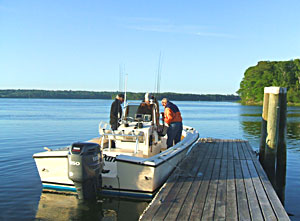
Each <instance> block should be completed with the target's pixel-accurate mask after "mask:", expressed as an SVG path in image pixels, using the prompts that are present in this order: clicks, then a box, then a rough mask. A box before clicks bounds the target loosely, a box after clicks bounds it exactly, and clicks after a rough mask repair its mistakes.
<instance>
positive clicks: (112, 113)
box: [110, 102, 118, 120]
mask: <svg viewBox="0 0 300 221" xmlns="http://www.w3.org/2000/svg"><path fill="white" fill-rule="evenodd" d="M110 119H114V120H118V107H117V102H113V103H112V104H111V108H110Z"/></svg>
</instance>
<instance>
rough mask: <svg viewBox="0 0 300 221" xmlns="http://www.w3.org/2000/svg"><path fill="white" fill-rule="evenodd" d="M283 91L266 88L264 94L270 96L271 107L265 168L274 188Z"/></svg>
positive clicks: (269, 109)
mask: <svg viewBox="0 0 300 221" xmlns="http://www.w3.org/2000/svg"><path fill="white" fill-rule="evenodd" d="M281 91H282V90H281V88H280V87H266V88H265V89H264V92H265V93H268V94H269V105H268V118H267V137H266V146H265V152H264V154H265V156H264V162H263V166H264V168H265V170H266V173H267V174H268V177H269V179H270V181H271V182H272V184H273V186H275V162H276V157H277V146H278V134H279V119H280V106H279V104H280V103H279V94H280V92H281Z"/></svg>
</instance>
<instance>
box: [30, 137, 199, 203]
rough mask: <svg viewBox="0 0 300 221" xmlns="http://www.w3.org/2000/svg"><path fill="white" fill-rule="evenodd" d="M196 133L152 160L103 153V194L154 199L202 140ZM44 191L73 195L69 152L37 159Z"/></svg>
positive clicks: (74, 189)
mask: <svg viewBox="0 0 300 221" xmlns="http://www.w3.org/2000/svg"><path fill="white" fill-rule="evenodd" d="M198 136H199V134H198V133H196V132H193V133H188V134H186V136H185V138H184V139H183V140H182V141H181V142H179V143H177V144H176V145H175V146H173V147H171V148H169V149H167V150H165V151H163V152H162V153H159V154H157V155H155V156H153V157H150V158H141V157H133V156H127V155H122V154H116V153H112V152H105V151H104V152H103V155H104V164H105V166H104V171H109V172H103V173H102V193H103V194H104V195H118V196H123V197H134V198H137V197H138V198H152V197H153V195H154V194H155V193H156V192H157V191H158V189H159V188H160V187H161V185H162V184H163V183H164V182H165V181H166V179H167V178H168V177H169V175H170V173H171V172H172V171H173V170H174V169H175V168H176V165H177V164H178V163H179V162H180V161H182V159H183V158H184V157H185V156H186V154H187V152H188V151H189V150H190V149H191V148H192V147H193V145H194V144H195V142H196V141H197V139H198ZM33 158H34V160H35V162H36V165H37V168H38V172H39V175H40V177H41V181H42V184H43V188H44V190H46V191H47V190H50V191H57V192H71V193H72V192H73V193H76V188H75V186H74V183H73V181H71V180H70V179H69V178H68V151H64V150H62V151H48V152H42V153H37V154H35V155H34V156H33Z"/></svg>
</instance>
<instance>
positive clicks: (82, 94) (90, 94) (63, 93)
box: [0, 89, 240, 101]
mask: <svg viewBox="0 0 300 221" xmlns="http://www.w3.org/2000/svg"><path fill="white" fill-rule="evenodd" d="M118 93H119V92H117V91H116V92H109V91H102V92H95V91H72V90H55V91H51V90H23V89H18V90H14V89H9V90H0V98H45V99H114V98H115V97H116V95H117V94H118ZM126 96H127V99H128V100H143V99H144V96H145V93H142V92H136V93H135V92H127V93H126ZM154 96H155V97H156V99H157V100H161V99H162V98H164V97H167V98H169V99H170V100H177V101H239V100H240V97H239V96H236V95H220V94H179V93H172V92H166V93H159V94H154Z"/></svg>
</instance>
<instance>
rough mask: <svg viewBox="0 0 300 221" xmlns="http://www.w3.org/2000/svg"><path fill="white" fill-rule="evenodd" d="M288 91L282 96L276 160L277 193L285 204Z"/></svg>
mask: <svg viewBox="0 0 300 221" xmlns="http://www.w3.org/2000/svg"><path fill="white" fill-rule="evenodd" d="M286 96H287V95H286V91H283V93H281V94H280V97H279V102H280V117H279V122H280V124H279V134H278V146H277V160H276V192H277V195H278V197H279V199H280V201H281V202H282V204H284V200H285V184H286V129H287V128H286V112H287V97H286Z"/></svg>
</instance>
